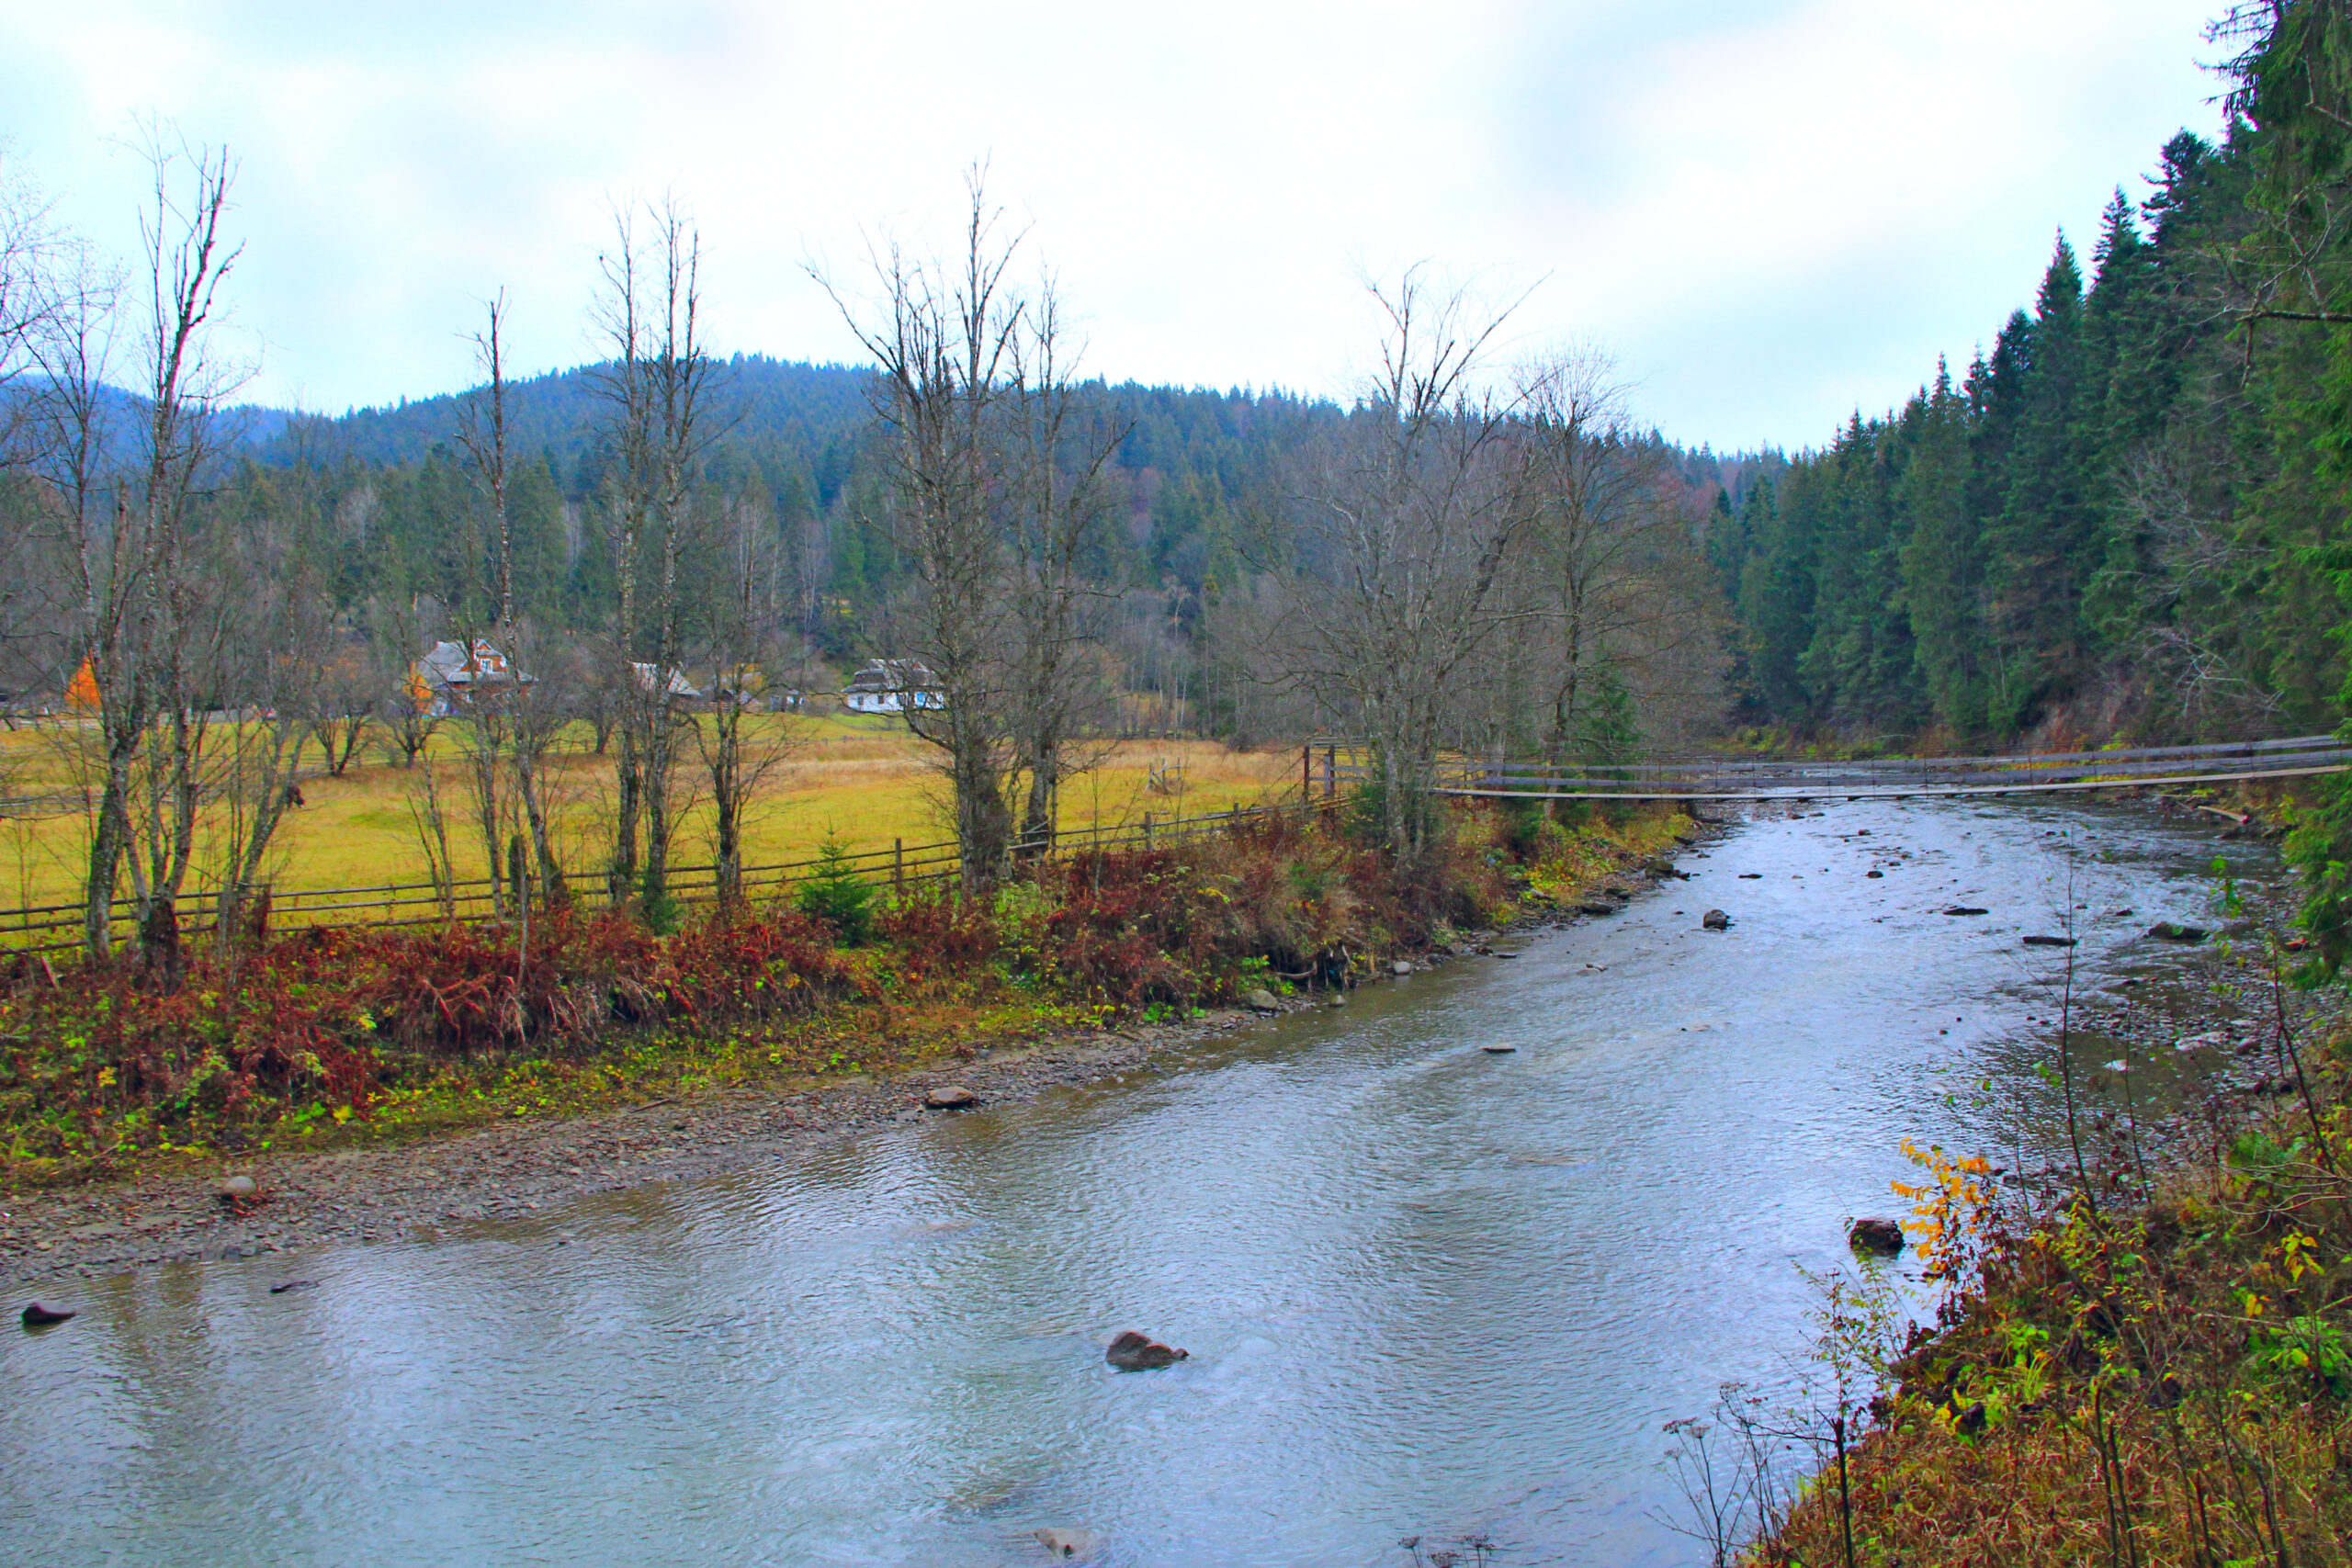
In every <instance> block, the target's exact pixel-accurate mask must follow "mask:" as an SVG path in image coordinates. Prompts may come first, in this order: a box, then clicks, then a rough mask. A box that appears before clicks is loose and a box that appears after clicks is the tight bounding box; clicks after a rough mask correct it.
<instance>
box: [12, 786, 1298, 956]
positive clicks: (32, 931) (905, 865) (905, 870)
mask: <svg viewBox="0 0 2352 1568" xmlns="http://www.w3.org/2000/svg"><path fill="white" fill-rule="evenodd" d="M1297 809H1298V807H1297V805H1296V804H1295V802H1292V801H1290V800H1288V799H1287V798H1286V797H1285V798H1284V799H1283V800H1282V801H1280V802H1278V803H1277V804H1274V805H1271V806H1257V807H1232V808H1230V809H1227V810H1225V811H1217V812H1210V813H1207V814H1204V815H1202V816H1198V817H1178V818H1164V819H1163V818H1159V816H1158V815H1157V814H1156V813H1153V812H1146V813H1145V814H1144V817H1143V820H1142V821H1141V822H1139V823H1136V824H1133V825H1128V826H1122V827H1116V828H1107V829H1105V828H1066V829H1061V830H1059V831H1057V832H1056V833H1055V834H1054V835H1053V836H1052V837H1051V838H1050V839H1049V840H1046V839H1040V840H1026V841H1023V842H1022V843H1020V844H1017V845H1015V846H1014V853H1015V855H1016V856H1018V857H1023V858H1034V857H1036V856H1039V855H1068V854H1071V853H1082V852H1086V851H1089V850H1095V849H1104V850H1111V849H1148V848H1151V847H1152V846H1153V845H1155V844H1165V843H1168V842H1170V841H1173V840H1182V839H1187V838H1193V837H1198V836H1200V835H1202V834H1204V833H1211V832H1217V831H1222V830H1225V829H1230V828H1234V827H1237V826H1238V825H1240V824H1241V823H1243V822H1245V821H1247V820H1249V819H1250V818H1253V817H1262V816H1265V815H1268V814H1270V813H1274V812H1293V813H1295V811H1296V810H1297ZM846 859H847V863H848V864H849V865H850V867H851V868H852V869H853V870H854V871H856V872H857V873H858V874H860V875H861V876H864V877H865V879H866V880H867V881H869V882H871V883H874V884H876V886H885V885H887V886H890V887H892V888H894V889H900V890H903V889H905V888H908V887H917V886H939V885H943V884H944V885H949V886H952V885H953V884H954V883H955V882H956V880H957V879H958V877H959V876H960V874H961V858H960V857H959V855H958V854H957V852H956V843H955V841H954V840H943V841H940V842H936V843H925V844H910V843H908V842H907V841H906V840H903V839H898V840H892V842H891V844H890V846H889V847H888V848H887V849H868V850H858V851H854V852H851V853H850V854H849V855H848V856H847V857H846ZM822 863H823V862H822V861H820V860H819V859H817V858H815V857H811V858H809V859H807V860H795V861H783V862H779V863H775V864H770V865H750V866H745V867H744V868H743V870H742V883H743V893H744V896H745V897H748V898H750V899H752V900H753V901H755V902H756V901H760V900H764V899H769V898H774V897H781V896H783V895H785V894H787V893H789V892H790V891H791V890H792V889H793V887H794V886H796V885H797V884H799V883H802V882H805V881H807V880H808V878H809V874H810V873H812V872H814V871H815V870H816V869H817V868H818V867H819V866H820V865H821V864H822ZM571 884H572V890H573V894H574V896H575V897H581V896H583V895H584V896H586V897H588V899H589V900H590V901H592V902H602V901H603V897H604V891H605V890H604V881H603V878H602V877H601V876H599V875H597V874H594V873H593V872H592V873H587V874H582V875H580V876H577V877H574V878H572V879H571ZM670 892H671V896H672V897H675V898H676V899H677V900H678V901H679V902H680V903H682V904H689V905H696V904H709V903H713V902H715V901H716V900H717V898H718V867H717V866H716V865H690V866H673V867H672V868H671V871H670ZM269 897H270V908H269V924H270V928H271V929H272V930H274V931H284V930H288V929H290V928H296V927H302V926H317V925H368V926H419V925H441V924H443V923H445V922H447V921H448V920H451V919H456V920H460V921H465V922H469V923H478V922H481V921H487V920H493V919H497V918H498V910H497V908H496V907H495V906H494V904H493V901H492V883H491V881H490V879H489V878H488V877H471V878H467V879H464V880H460V881H458V882H454V883H452V884H451V885H450V886H448V888H447V890H446V891H445V890H444V889H443V888H441V887H440V886H436V885H435V884H434V883H431V882H397V883H386V884H382V885H379V886H369V887H285V886H270V888H269ZM219 898H220V894H219V890H218V889H217V888H200V889H197V890H194V891H191V892H187V893H184V894H182V895H181V897H180V900H179V915H180V922H181V925H182V928H183V930H185V931H189V932H191V933H195V932H201V931H206V930H209V929H210V927H211V924H212V921H213V919H214V917H215V915H216V914H217V911H218V907H219ZM133 912H134V905H133V902H132V900H130V899H128V898H118V899H117V900H115V903H114V908H113V909H112V911H111V934H112V937H113V939H114V940H115V941H117V942H120V941H121V940H123V939H124V938H126V937H128V936H129V935H130V931H131V929H132V926H133V923H134V921H133ZM82 920H83V911H82V906H81V905H79V904H42V905H35V906H31V907H28V908H18V909H0V950H6V951H14V952H17V953H66V952H74V951H77V950H79V949H80V947H81V945H82Z"/></svg>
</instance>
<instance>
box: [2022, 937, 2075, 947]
mask: <svg viewBox="0 0 2352 1568" xmlns="http://www.w3.org/2000/svg"><path fill="white" fill-rule="evenodd" d="M2025 944H2026V945H2027V946H2028V947H2072V946H2074V945H2075V939H2074V938H2073V937H2070V936H2030V937H2027V938H2026V939H2025Z"/></svg>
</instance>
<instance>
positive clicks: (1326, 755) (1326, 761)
mask: <svg viewBox="0 0 2352 1568" xmlns="http://www.w3.org/2000/svg"><path fill="white" fill-rule="evenodd" d="M1339 793H1340V749H1339V748H1338V747H1337V746H1326V747H1324V748H1323V798H1324V799H1326V800H1329V799H1330V798H1331V797H1332V796H1333V795H1337V794H1339Z"/></svg>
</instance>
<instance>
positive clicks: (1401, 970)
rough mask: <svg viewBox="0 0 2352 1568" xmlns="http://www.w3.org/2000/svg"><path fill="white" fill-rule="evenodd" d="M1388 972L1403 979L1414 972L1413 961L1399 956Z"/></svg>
mask: <svg viewBox="0 0 2352 1568" xmlns="http://www.w3.org/2000/svg"><path fill="white" fill-rule="evenodd" d="M1388 972H1389V973H1390V974H1391V975H1394V976H1397V978H1399V979H1402V978H1404V977H1405V976H1408V975H1410V974H1411V973H1412V972H1413V965H1412V962H1411V960H1409V959H1404V958H1399V959H1398V960H1397V961H1396V962H1395V963H1394V964H1390V965H1389V966H1388Z"/></svg>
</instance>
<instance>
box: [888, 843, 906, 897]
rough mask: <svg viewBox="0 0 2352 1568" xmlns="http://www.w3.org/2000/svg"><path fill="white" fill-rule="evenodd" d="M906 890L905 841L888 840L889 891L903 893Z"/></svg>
mask: <svg viewBox="0 0 2352 1568" xmlns="http://www.w3.org/2000/svg"><path fill="white" fill-rule="evenodd" d="M906 890H907V841H906V840H904V839H893V840H890V891H891V892H893V893H904V892H905V891H906Z"/></svg>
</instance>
